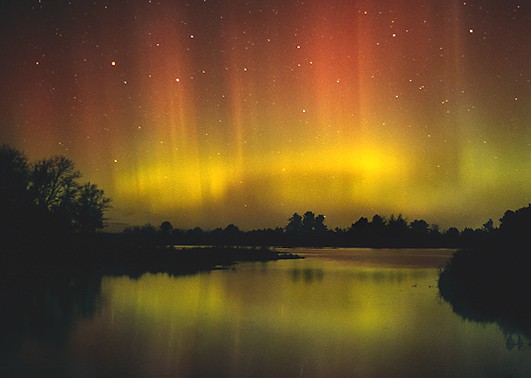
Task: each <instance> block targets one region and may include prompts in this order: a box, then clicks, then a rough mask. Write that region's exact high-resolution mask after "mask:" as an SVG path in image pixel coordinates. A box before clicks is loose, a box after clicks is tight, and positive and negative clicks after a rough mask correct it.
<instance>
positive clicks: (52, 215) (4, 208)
mask: <svg viewBox="0 0 531 378" xmlns="http://www.w3.org/2000/svg"><path fill="white" fill-rule="evenodd" d="M80 177H81V173H80V172H79V171H78V170H76V169H75V166H74V163H73V162H72V161H71V160H70V159H68V158H66V157H64V156H54V157H52V158H49V159H44V160H40V161H38V162H36V163H34V164H30V163H28V161H27V159H26V157H25V156H24V154H23V153H21V152H20V151H18V150H16V149H14V148H11V147H9V146H6V145H3V146H1V147H0V209H1V214H2V215H1V216H0V218H1V222H0V223H1V224H0V226H1V228H2V230H3V232H4V233H6V234H8V233H9V232H12V231H13V230H16V231H17V232H18V233H20V230H21V229H24V228H35V227H39V228H40V229H41V230H42V231H43V232H44V233H47V232H49V231H53V230H55V231H80V232H94V231H96V230H97V229H99V228H103V226H104V225H103V222H104V220H105V217H104V215H105V212H106V211H107V209H108V208H109V207H110V205H109V204H110V199H109V198H107V197H106V196H105V194H104V192H103V190H101V189H99V188H98V187H97V186H96V185H95V184H92V183H90V182H87V183H83V184H81V183H79V179H80ZM9 230H11V231H9Z"/></svg>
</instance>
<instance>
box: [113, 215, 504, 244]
mask: <svg viewBox="0 0 531 378" xmlns="http://www.w3.org/2000/svg"><path fill="white" fill-rule="evenodd" d="M511 214H512V212H511V211H508V212H507V213H506V214H505V215H504V217H503V218H502V219H501V220H500V221H501V226H500V227H502V228H503V225H504V223H506V222H509V219H511ZM325 221H326V217H325V216H324V215H322V214H319V215H316V214H315V213H313V212H312V211H307V212H306V213H304V214H303V215H300V214H299V213H294V214H293V215H292V216H291V217H290V218H288V219H287V223H286V225H284V226H283V227H276V228H267V229H259V230H252V231H242V230H240V229H239V227H238V226H236V225H234V224H230V225H228V226H227V227H225V228H216V229H215V230H212V231H205V230H203V229H201V228H198V227H196V228H194V229H189V230H183V229H176V228H173V226H172V224H171V223H170V222H169V221H164V222H162V223H161V224H160V226H159V227H155V226H153V225H150V224H146V225H143V226H136V227H128V228H126V229H125V230H124V231H123V234H125V235H127V236H128V238H130V239H131V240H135V242H137V243H142V242H145V243H157V244H161V245H168V244H174V245H175V244H183V245H256V246H336V247H374V248H383V247H413V248H420V247H432V248H460V247H473V246H478V245H481V244H483V243H488V241H489V240H490V238H491V237H492V236H493V235H494V234H496V233H497V232H499V229H498V228H496V227H494V222H493V221H492V219H489V220H488V221H487V222H486V223H485V224H484V225H483V226H482V227H481V228H477V229H472V228H465V229H463V230H462V231H460V230H458V229H457V228H455V227H451V228H449V229H447V230H441V229H440V228H439V226H437V225H434V224H432V225H430V224H429V223H428V222H426V221H425V220H422V219H415V220H413V221H411V222H408V221H407V220H406V218H404V217H403V216H402V215H398V216H395V215H391V216H390V217H388V218H386V217H383V216H380V215H374V216H373V217H372V218H371V219H369V218H365V217H361V218H359V219H358V220H357V221H356V222H354V223H352V224H351V225H350V226H349V227H348V228H345V229H342V228H335V229H334V230H331V229H329V228H328V227H327V225H326V224H325Z"/></svg>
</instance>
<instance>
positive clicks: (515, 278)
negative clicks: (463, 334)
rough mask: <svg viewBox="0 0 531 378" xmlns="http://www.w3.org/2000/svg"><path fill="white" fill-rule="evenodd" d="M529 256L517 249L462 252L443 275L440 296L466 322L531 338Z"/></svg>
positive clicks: (457, 254)
mask: <svg viewBox="0 0 531 378" xmlns="http://www.w3.org/2000/svg"><path fill="white" fill-rule="evenodd" d="M527 254H528V251H527V250H524V248H523V247H514V246H513V247H506V248H501V247H498V248H483V249H474V250H459V251H457V252H456V253H455V254H454V256H453V257H452V259H451V260H450V261H449V262H448V263H447V264H446V266H445V267H444V269H442V270H441V272H440V275H439V281H438V286H439V293H440V295H441V297H442V298H443V299H444V300H445V301H446V302H448V303H449V304H450V305H451V306H452V309H453V311H454V312H455V313H457V314H458V315H460V316H461V317H463V318H464V319H467V320H473V321H477V322H485V323H492V322H496V323H497V324H498V325H499V326H500V327H501V329H502V330H503V331H504V332H505V333H507V334H511V333H518V334H520V333H521V334H523V335H525V336H527V337H528V338H531V309H530V308H529V305H528V303H527V298H528V297H529V292H530V291H531V275H530V274H529V263H528V256H527Z"/></svg>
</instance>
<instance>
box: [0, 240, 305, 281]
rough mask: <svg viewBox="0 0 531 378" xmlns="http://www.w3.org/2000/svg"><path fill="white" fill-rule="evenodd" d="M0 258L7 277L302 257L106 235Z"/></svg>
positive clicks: (187, 268)
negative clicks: (180, 246) (167, 244)
mask: <svg viewBox="0 0 531 378" xmlns="http://www.w3.org/2000/svg"><path fill="white" fill-rule="evenodd" d="M0 258H1V263H2V267H1V268H0V271H1V273H2V275H3V276H12V275H21V274H22V275H28V274H30V275H34V274H38V275H42V274H46V273H50V274H68V275H70V274H87V273H98V274H109V275H128V276H131V277H138V276H141V275H142V274H144V273H168V274H170V275H181V274H193V273H197V272H202V271H210V270H213V269H223V268H228V267H230V266H233V265H235V264H237V263H238V262H247V261H248V262H267V261H276V260H281V259H297V258H302V257H300V256H297V255H295V254H292V253H285V252H278V251H276V250H274V249H270V248H264V247H259V248H253V247H231V246H210V247H209V246H205V247H187V248H177V247H173V246H157V245H152V244H142V243H140V244H135V243H133V242H132V241H131V240H128V239H127V238H123V237H120V238H112V237H108V236H105V235H104V236H99V237H76V238H73V239H69V240H64V239H63V240H41V241H40V242H38V243H35V242H31V243H24V244H22V245H12V246H8V247H7V248H5V249H4V251H3V252H2V254H1V255H0Z"/></svg>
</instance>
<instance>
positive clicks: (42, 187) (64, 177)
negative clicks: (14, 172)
mask: <svg viewBox="0 0 531 378" xmlns="http://www.w3.org/2000/svg"><path fill="white" fill-rule="evenodd" d="M80 177H81V173H80V172H79V171H77V170H75V168H74V163H73V162H72V161H71V160H70V159H67V158H66V157H64V156H54V157H52V158H50V159H44V160H40V161H38V162H37V163H35V164H34V166H33V170H32V172H31V184H32V185H31V190H32V192H33V196H34V198H35V201H36V203H37V205H38V206H42V207H45V208H47V209H48V210H50V211H52V212H55V211H57V210H59V209H61V208H63V209H64V210H67V209H69V208H70V207H71V205H72V203H73V202H74V199H75V197H76V194H77V192H78V190H79V184H78V182H77V180H78V179H79V178H80Z"/></svg>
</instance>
